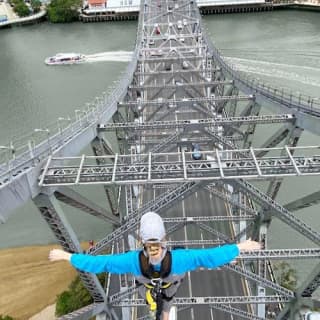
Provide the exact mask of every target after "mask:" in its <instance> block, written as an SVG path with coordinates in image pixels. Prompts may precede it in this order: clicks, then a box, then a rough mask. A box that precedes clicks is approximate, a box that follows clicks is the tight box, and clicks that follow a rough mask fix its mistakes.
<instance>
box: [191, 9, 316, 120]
mask: <svg viewBox="0 0 320 320" xmlns="http://www.w3.org/2000/svg"><path fill="white" fill-rule="evenodd" d="M196 12H197V11H196ZM197 15H198V17H197V18H198V19H199V23H200V26H201V30H202V34H203V38H204V39H205V42H206V43H207V45H208V50H209V52H210V54H211V55H212V56H213V57H214V58H215V59H216V60H217V61H218V62H219V64H220V66H221V68H222V69H223V70H224V71H225V72H226V73H227V74H229V76H231V78H233V79H234V80H235V81H237V82H238V83H240V84H241V85H244V86H245V87H246V88H248V89H250V91H251V92H253V93H255V94H256V95H261V96H262V97H264V98H267V99H269V100H272V101H273V102H276V103H280V104H281V105H283V106H286V107H288V108H290V109H294V110H296V111H300V112H303V113H306V114H309V115H313V116H316V117H320V98H316V97H311V96H306V95H302V94H299V95H295V94H294V93H292V92H291V91H288V90H285V89H283V88H274V87H272V86H271V85H267V84H266V83H263V82H261V81H260V80H257V79H254V78H251V77H249V76H245V75H243V74H240V73H239V72H238V71H237V70H236V69H235V68H234V66H233V65H229V64H227V63H226V61H225V60H224V58H223V56H222V54H221V53H220V51H219V50H218V49H217V48H216V47H215V46H214V44H213V43H212V41H211V39H210V38H209V37H208V35H207V34H206V32H205V27H204V24H203V22H202V19H200V13H199V12H197Z"/></svg>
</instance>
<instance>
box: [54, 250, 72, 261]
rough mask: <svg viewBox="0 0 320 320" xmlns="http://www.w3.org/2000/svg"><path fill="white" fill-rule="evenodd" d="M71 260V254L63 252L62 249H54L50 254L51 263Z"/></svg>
mask: <svg viewBox="0 0 320 320" xmlns="http://www.w3.org/2000/svg"><path fill="white" fill-rule="evenodd" d="M70 259H71V253H68V252H66V251H63V250H61V249H52V250H51V251H50V252H49V260H50V261H60V260H67V261H70Z"/></svg>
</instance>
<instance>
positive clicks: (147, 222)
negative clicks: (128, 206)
mask: <svg viewBox="0 0 320 320" xmlns="http://www.w3.org/2000/svg"><path fill="white" fill-rule="evenodd" d="M165 236H166V231H165V227H164V223H163V220H162V218H161V217H160V216H159V215H158V214H157V213H155V212H147V213H146V214H144V215H143V216H142V217H141V220H140V240H141V242H142V245H143V248H142V249H140V250H133V251H129V252H125V253H120V254H109V255H96V256H93V255H89V254H78V253H75V254H71V253H68V252H66V251H63V250H60V249H53V250H51V251H50V253H49V260H50V261H59V260H67V261H69V262H70V263H71V264H72V266H73V267H75V268H76V269H78V270H81V271H85V272H91V273H101V272H109V273H112V274H125V273H130V274H133V275H134V276H135V278H136V280H137V283H138V284H139V286H138V290H139V293H140V294H141V295H142V296H143V298H145V299H146V301H147V303H148V304H149V307H150V311H151V312H153V313H156V319H157V320H158V319H160V316H161V317H162V320H168V319H169V312H170V308H171V305H172V299H173V297H174V296H175V294H176V292H177V290H178V288H179V286H180V284H181V281H182V280H183V277H184V275H185V273H186V272H188V271H193V270H195V269H197V268H200V267H202V268H210V269H212V268H217V267H219V266H222V265H224V264H227V263H229V262H231V261H233V260H234V259H235V258H236V257H237V256H238V255H239V254H240V252H241V251H251V250H259V249H261V244H260V243H259V242H256V241H252V240H251V239H249V240H246V241H244V242H241V243H238V244H226V245H223V246H221V247H215V248H199V249H173V250H169V249H167V247H166V239H165Z"/></svg>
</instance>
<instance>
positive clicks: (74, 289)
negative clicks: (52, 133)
mask: <svg viewBox="0 0 320 320" xmlns="http://www.w3.org/2000/svg"><path fill="white" fill-rule="evenodd" d="M98 279H99V280H100V282H101V283H102V284H104V281H105V274H101V275H99V276H98ZM91 303H93V299H92V297H91V296H90V294H89V292H88V291H87V289H86V288H85V287H84V285H83V284H82V281H81V280H80V277H79V276H77V277H76V278H75V279H74V280H73V281H72V282H71V284H70V286H69V290H68V291H64V292H62V293H61V294H60V295H58V297H57V302H56V316H58V317H60V316H62V315H65V314H67V313H70V312H72V311H74V310H77V309H80V308H82V307H85V306H87V305H89V304H91ZM0 320H1V319H0Z"/></svg>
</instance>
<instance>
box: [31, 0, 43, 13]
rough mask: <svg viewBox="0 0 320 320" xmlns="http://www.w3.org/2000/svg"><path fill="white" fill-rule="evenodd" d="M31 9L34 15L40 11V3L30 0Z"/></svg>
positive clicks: (38, 0)
mask: <svg viewBox="0 0 320 320" xmlns="http://www.w3.org/2000/svg"><path fill="white" fill-rule="evenodd" d="M31 7H32V10H33V12H34V13H37V12H39V11H40V8H41V1H40V0H31Z"/></svg>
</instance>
